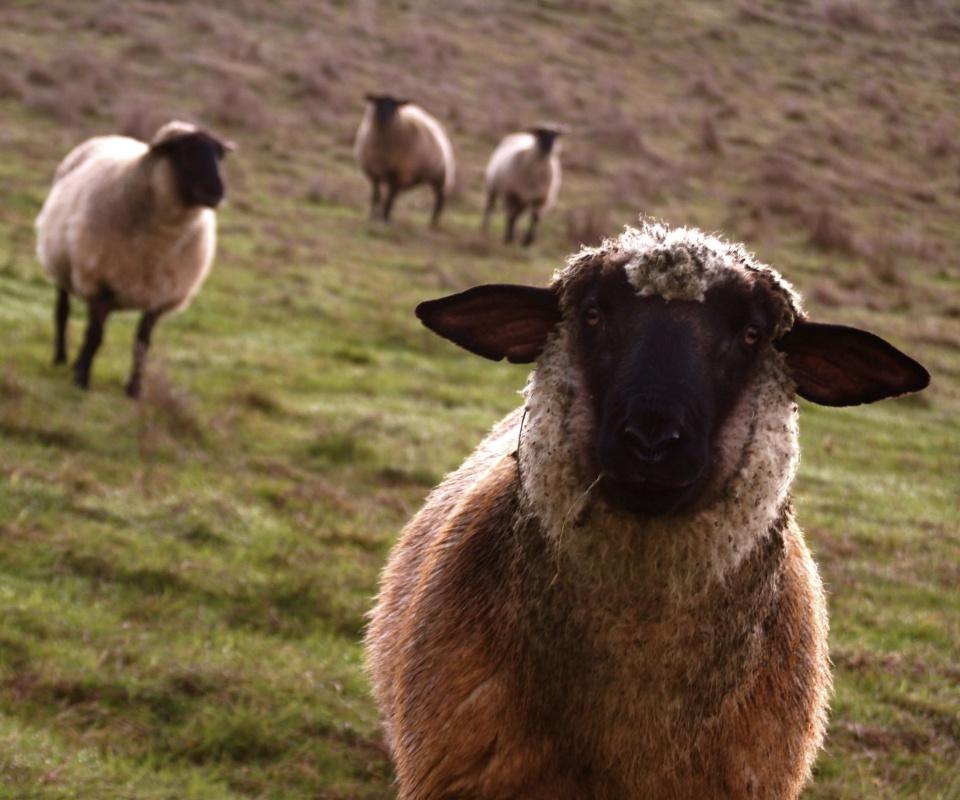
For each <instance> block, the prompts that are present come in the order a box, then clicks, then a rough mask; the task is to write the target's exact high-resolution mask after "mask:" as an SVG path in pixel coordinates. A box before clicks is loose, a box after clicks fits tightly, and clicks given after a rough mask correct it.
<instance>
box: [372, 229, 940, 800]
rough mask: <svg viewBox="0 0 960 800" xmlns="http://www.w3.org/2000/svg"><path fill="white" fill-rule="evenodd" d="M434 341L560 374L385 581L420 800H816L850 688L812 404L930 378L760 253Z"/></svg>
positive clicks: (386, 671)
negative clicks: (801, 516)
mask: <svg viewBox="0 0 960 800" xmlns="http://www.w3.org/2000/svg"><path fill="white" fill-rule="evenodd" d="M417 314H418V316H419V317H420V319H421V320H422V321H423V322H424V323H425V324H426V325H427V327H429V328H430V329H432V330H434V331H435V332H437V333H439V334H440V335H442V336H445V337H447V338H449V339H451V340H452V341H454V342H456V343H457V344H459V345H460V346H462V347H465V348H466V349H467V350H470V351H471V352H474V353H477V354H479V355H482V356H485V357H487V358H490V359H493V360H499V359H502V358H507V359H509V360H510V361H512V362H515V363H528V362H532V361H534V360H536V362H537V365H536V368H535V369H534V371H533V372H532V374H531V376H530V379H529V381H528V383H527V387H526V390H525V397H526V403H525V406H524V407H523V408H522V409H517V410H516V411H515V412H513V413H511V414H510V415H508V416H507V417H506V418H505V419H504V420H503V421H501V422H500V423H499V424H498V425H497V426H496V427H495V428H494V429H493V431H492V432H491V433H490V435H489V436H488V437H487V438H486V439H485V440H484V441H483V442H482V443H481V444H480V446H479V447H478V448H477V450H476V451H475V452H474V454H473V455H472V456H470V458H469V459H467V461H466V462H465V463H464V465H463V466H462V467H461V468H460V469H459V470H458V471H457V472H455V473H454V474H453V475H451V476H449V477H448V478H447V479H446V480H445V481H444V482H443V483H442V484H441V485H440V486H439V487H438V488H437V489H435V490H434V492H433V493H432V494H431V495H430V497H429V498H428V499H427V501H426V504H425V506H424V507H423V509H422V510H421V511H420V512H419V513H418V514H417V515H416V516H415V517H414V518H413V520H412V521H411V522H410V523H409V525H408V526H407V528H406V530H405V531H404V534H403V536H402V538H401V540H400V542H399V543H398V544H397V546H396V547H395V549H394V551H393V553H392V554H391V556H390V559H389V562H388V564H387V566H386V568H385V570H384V573H383V576H382V584H381V590H380V594H379V597H378V601H377V604H376V607H375V608H374V609H373V611H372V612H371V621H370V625H369V629H368V632H367V636H366V645H367V650H368V669H369V671H370V673H371V675H372V678H373V681H374V687H375V691H376V694H377V697H378V700H379V703H380V706H381V709H382V711H383V714H384V717H385V727H386V732H387V738H388V742H389V745H390V747H391V750H392V753H393V756H394V759H395V762H396V769H397V780H398V785H399V794H398V797H399V798H400V800H426V799H427V798H430V799H431V800H433V799H434V798H441V797H443V798H453V797H470V798H472V799H473V800H498V799H499V798H505V797H510V798H516V800H519V799H520V798H523V799H524V800H533V799H537V800H546V799H547V798H561V797H562V798H570V799H571V800H588V799H589V798H628V797H629V798H659V797H663V798H667V797H669V798H674V800H680V799H681V798H689V799H690V800H693V799H694V798H695V799H696V800H702V798H713V799H716V798H764V800H780V799H782V798H795V797H796V796H797V795H798V794H799V793H800V791H801V788H802V786H803V784H804V782H805V781H806V780H807V778H808V776H809V774H810V768H811V765H812V763H813V761H814V758H815V756H816V753H817V751H818V749H819V748H820V745H821V742H822V739H823V736H824V731H825V727H826V718H827V703H828V696H829V693H830V686H831V675H830V664H829V657H828V650H827V624H828V623H827V611H826V604H825V600H824V595H823V589H822V587H821V583H820V579H819V577H818V575H817V569H816V566H815V564H814V562H813V560H812V558H811V556H810V553H809V551H808V550H807V547H806V545H805V543H804V538H803V535H802V533H801V531H800V529H799V527H798V526H797V524H796V522H795V520H794V514H793V509H792V506H791V500H790V484H791V482H792V480H793V477H794V474H795V471H796V468H797V463H798V459H799V442H798V426H797V414H798V412H797V406H796V400H795V393H796V394H799V395H800V396H801V397H804V398H807V399H808V400H811V401H813V402H816V403H820V404H823V405H828V406H845V405H852V404H859V403H869V402H873V401H876V400H879V399H882V398H884V397H890V396H895V395H900V394H904V393H906V392H912V391H917V390H919V389H922V388H923V387H924V386H926V384H927V382H928V380H929V375H928V374H927V372H926V370H925V369H924V368H923V367H922V366H920V365H919V364H918V363H916V362H915V361H913V360H912V359H910V358H908V357H907V356H906V355H904V354H903V353H901V352H900V351H898V350H896V349H895V348H894V347H892V346H891V345H889V344H888V343H887V342H885V341H884V340H882V339H880V338H878V337H876V336H874V335H873V334H870V333H867V332H866V331H861V330H857V329H855V328H847V327H842V326H836V325H822V324H817V323H814V322H811V321H809V320H808V319H807V318H806V317H805V316H804V314H803V312H802V310H801V306H800V301H799V297H798V296H797V295H796V294H795V292H794V291H793V289H792V288H791V287H790V285H789V284H788V283H787V282H786V281H784V280H783V279H782V278H781V277H780V276H779V275H778V274H777V273H776V272H775V271H774V270H772V269H771V268H769V267H767V266H765V265H762V264H760V263H757V262H756V261H754V260H753V258H752V257H751V256H750V255H749V254H748V253H747V252H746V251H745V250H744V249H742V248H741V247H740V246H738V245H731V244H728V243H726V242H723V241H721V240H719V239H717V238H714V237H710V236H705V235H703V234H701V233H700V232H698V231H695V230H687V229H670V228H667V227H665V226H660V225H645V226H644V227H643V229H642V230H634V229H627V230H626V232H625V233H624V234H623V235H621V236H620V237H619V239H617V240H613V241H606V242H604V243H603V244H602V245H601V246H600V247H598V248H586V249H584V250H582V251H581V252H580V253H579V254H577V255H575V256H573V257H572V258H571V259H570V260H569V263H568V266H567V267H566V269H564V270H562V271H560V272H558V273H557V274H556V275H555V276H554V280H553V283H552V285H551V286H550V287H548V288H533V287H528V286H509V285H494V286H480V287H475V288H473V289H470V290H468V291H466V292H463V293H460V294H457V295H453V296H451V297H446V298H442V299H440V300H434V301H429V302H426V303H422V304H421V305H420V306H419V307H418V309H417Z"/></svg>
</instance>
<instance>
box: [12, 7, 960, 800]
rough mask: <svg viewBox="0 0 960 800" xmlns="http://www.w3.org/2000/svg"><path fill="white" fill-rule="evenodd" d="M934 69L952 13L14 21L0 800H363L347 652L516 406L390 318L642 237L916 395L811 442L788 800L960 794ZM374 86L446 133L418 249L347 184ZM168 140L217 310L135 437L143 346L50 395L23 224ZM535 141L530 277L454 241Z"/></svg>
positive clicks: (609, 11)
mask: <svg viewBox="0 0 960 800" xmlns="http://www.w3.org/2000/svg"><path fill="white" fill-rule="evenodd" d="M958 47H960V12H957V11H955V10H954V9H953V5H952V4H950V3H946V2H942V1H941V0H877V1H876V2H873V1H871V0H803V1H802V2H795V3H783V2H779V0H737V1H736V2H734V0H723V1H722V2H715V1H714V0H682V1H681V2H675V3H669V4H664V3H655V2H628V1H627V0H539V1H538V2H525V3H511V2H506V0H491V1H490V2H487V1H486V0H485V1H484V2H480V0H456V2H449V3H443V2H439V0H425V2H422V3H411V2H404V1H399V0H398V1H397V2H373V0H358V1H357V2H345V1H344V0H330V1H329V2H319V1H318V0H275V2H269V3H263V2H253V0H238V2H234V3H229V4H225V3H210V2H185V1H184V2H176V1H171V2H159V0H157V1H155V2H149V1H148V0H126V1H124V2H121V1H120V0H102V2H75V1H74V0H45V1H44V2H40V0H15V1H14V2H8V3H5V4H3V5H2V6H0V153H2V158H0V198H2V202H0V620H2V622H0V796H10V797H23V798H28V797H29V798H38V799H39V800H51V799H52V798H68V797H92V796H96V797H99V798H107V799H109V798H138V800H139V799H140V798H173V797H177V798H192V797H196V798H200V797H203V798H248V797H249V798H254V797H257V798H260V797H270V798H308V797H309V798H321V797H322V798H341V800H346V799H347V798H375V797H376V798H379V797H389V796H391V792H392V789H391V774H390V766H389V762H388V759H387V757H386V754H385V752H384V748H383V745H382V740H381V737H380V734H379V731H378V726H377V719H376V709H375V708H374V706H373V703H372V701H371V699H370V697H369V694H368V688H367V683H366V679H365V677H364V675H363V672H362V668H361V660H362V653H361V649H360V647H359V637H360V634H361V631H362V627H363V624H364V617H363V615H364V613H365V611H366V610H367V608H368V607H369V605H370V601H371V597H372V595H373V593H374V592H375V590H376V579H377V573H378V570H379V568H380V566H381V565H382V563H383V560H384V558H385V556H386V553H387V551H388V549H389V547H390V544H391V543H392V542H393V540H394V539H395V537H396V535H397V532H398V531H399V529H400V527H401V526H402V525H403V522H404V520H405V519H406V518H408V517H409V515H410V514H411V513H413V511H414V510H415V509H416V508H417V507H418V505H419V504H420V502H421V501H422V499H423V497H424V496H425V494H426V493H427V492H428V491H429V489H430V487H431V486H432V485H434V484H435V483H436V482H437V481H438V480H440V479H441V478H442V476H443V475H444V474H445V473H446V472H447V471H449V470H451V469H453V468H454V467H455V466H456V465H457V464H459V463H460V461H461V460H462V459H463V458H464V456H465V455H466V454H467V453H468V452H470V450H471V448H472V447H473V446H474V444H475V443H476V442H477V441H478V440H479V438H480V437H481V436H482V434H483V432H484V431H486V430H487V429H488V428H489V426H490V425H491V424H493V422H494V421H495V420H496V419H497V418H499V416H501V415H502V414H504V413H506V412H507V411H508V410H509V409H511V408H512V407H514V406H515V405H516V404H517V402H518V398H517V396H516V392H517V390H519V389H520V388H521V387H522V385H523V381H524V377H525V372H526V371H525V370H524V369H522V368H519V367H514V366H509V365H503V364H491V363H483V362H481V360H479V359H473V358H471V357H468V356H466V355H464V354H463V353H461V352H458V351H456V350H455V349H454V348H453V347H452V346H448V345H447V344H446V343H444V342H441V341H439V340H437V339H436V338H435V337H431V336H430V335H429V334H428V333H427V332H426V331H424V330H423V329H421V328H420V326H419V324H418V323H417V321H416V319H415V318H414V317H413V314H412V308H413V307H414V305H415V304H416V303H417V302H419V301H420V300H422V299H425V298H428V297H433V296H437V295H439V294H443V293H446V292H450V291H455V290H458V289H462V288H466V287H467V286H470V285H472V284H474V283H478V282H484V281H518V282H531V283H542V282H545V281H546V280H547V279H548V278H549V276H550V275H551V273H552V271H553V270H554V269H556V268H557V267H558V266H560V265H562V263H563V259H564V258H565V257H566V255H567V254H568V253H570V252H571V251H572V250H574V249H575V248H577V247H578V246H579V245H580V244H581V243H591V242H594V241H596V240H597V239H598V238H599V237H600V236H603V235H613V234H616V233H617V232H618V231H619V230H620V229H621V228H622V226H623V225H625V224H630V223H633V222H635V221H636V219H637V217H638V216H639V215H641V214H644V215H650V216H654V217H657V218H661V219H664V220H666V221H668V222H671V223H674V224H684V225H697V226H700V227H703V228H705V229H709V230H717V231H722V232H723V233H724V234H725V235H726V236H727V237H729V238H732V239H739V240H742V241H744V242H746V243H747V246H748V247H749V248H750V249H751V250H754V251H756V253H757V254H758V256H759V257H760V258H761V259H763V260H765V261H768V262H769V263H771V264H773V265H775V266H776V267H777V268H779V269H780V270H781V271H783V272H784V274H785V275H787V276H788V277H789V278H790V279H791V280H792V281H794V282H795V283H796V285H797V286H798V288H799V289H800V290H801V291H802V292H803V293H804V295H805V298H806V305H807V308H808V310H809V311H810V312H811V315H812V316H814V317H817V318H819V319H823V320H827V321H833V322H842V323H847V324H853V325H860V326H863V327H867V328H870V329H871V330H874V331H875V332H877V333H879V334H881V335H883V336H884V337H886V338H889V339H890V340H891V341H893V342H895V343H896V344H897V345H898V346H900V347H902V348H903V349H904V350H906V351H907V352H909V353H911V354H912V355H914V356H916V357H917V358H919V359H920V360H921V361H923V362H924V363H925V364H926V366H927V367H928V368H929V369H930V371H931V372H932V373H933V376H934V379H933V384H932V385H931V387H930V389H929V390H928V391H926V392H925V393H924V394H923V395H921V396H919V397H916V398H909V399H906V400H901V401H896V402H890V403H885V404H881V405H878V406H876V407H869V408H862V409H861V408H857V409H846V410H825V409H818V408H814V407H810V406H804V409H803V421H802V425H803V428H804V432H803V437H804V460H803V464H802V467H801V474H800V478H799V481H798V484H797V491H796V506H797V508H798V513H799V516H800V520H801V522H802V523H803V525H804V527H805V529H806V531H807V533H808V536H809V538H810V541H811V546H812V547H813V549H814V550H815V552H816V555H817V558H818V561H819V563H820V565H821V567H822V570H823V573H824V579H825V582H826V584H827V586H828V588H829V591H830V595H831V596H830V602H831V612H832V625H833V628H832V634H831V637H832V638H831V651H832V657H833V660H834V662H835V665H836V672H837V693H836V698H835V702H834V712H833V718H832V724H831V729H830V736H829V741H828V745H827V748H826V751H825V753H824V754H823V756H822V758H821V759H820V761H819V763H818V767H817V772H816V776H815V781H814V782H813V784H812V785H811V787H810V788H809V790H808V792H807V794H806V795H805V796H806V797H809V798H864V800H866V798H871V799H873V798H904V799H905V798H915V797H924V798H954V797H958V796H960V768H958V767H957V764H960V644H958V643H960V588H958V587H960V566H958V565H960V533H958V526H957V520H958V518H960V488H958V482H957V475H958V473H960V422H958V420H960V262H958V260H957V257H956V253H957V252H960V226H958V224H957V220H958V219H960V59H958V58H957V52H958ZM381 90H382V91H390V92H393V93H395V94H398V95H406V96H409V97H411V98H413V99H415V100H416V101H417V102H419V103H421V104H422V105H423V106H424V107H425V108H427V109H428V110H430V111H431V112H432V113H434V114H435V115H436V116H437V117H438V118H439V119H440V120H441V121H443V122H444V123H445V124H446V126H447V127H448V130H449V132H450V134H451V138H452V140H453V145H454V148H455V151H456V155H457V158H458V163H459V179H458V186H457V190H456V193H455V197H454V198H453V200H452V202H451V203H450V204H449V206H448V208H447V210H446V211H445V213H444V218H443V221H442V224H441V226H440V229H439V230H437V231H432V230H429V229H428V227H427V224H426V223H427V217H428V214H429V208H430V193H429V192H428V191H427V190H418V191H414V192H412V193H410V194H407V195H403V196H401V197H400V199H399V200H398V201H397V205H396V207H395V209H394V222H393V223H392V224H391V225H390V226H386V225H383V224H381V223H372V222H370V221H369V220H368V219H367V216H366V208H367V201H368V187H367V185H366V182H365V180H364V179H363V177H362V176H361V175H360V174H359V173H358V172H357V170H356V168H355V166H354V164H353V158H352V153H351V146H352V139H353V134H354V131H355V129H356V125H357V123H358V122H359V119H360V114H361V111H362V97H363V94H364V92H367V91H381ZM172 117H183V118H187V119H191V120H196V121H200V122H203V123H206V124H209V125H211V126H213V127H215V128H216V129H217V130H219V131H220V132H221V133H223V134H224V135H226V136H228V137H229V138H231V139H233V140H235V141H236V142H238V144H239V150H238V151H237V152H236V153H234V154H232V155H231V156H230V158H229V159H228V160H227V162H226V172H227V179H228V184H229V195H230V199H229V202H228V204H227V205H226V206H225V207H224V208H223V209H222V210H221V211H220V212H219V219H220V249H219V254H218V258H217V261H216V264H215V266H214V270H213V274H212V275H211V277H210V279H209V281H208V283H207V285H206V286H205V287H204V288H203V290H202V291H201V293H200V294H199V296H198V297H197V298H196V300H195V302H194V304H193V305H192V307H191V308H190V309H189V310H187V311H186V312H185V313H183V314H182V315H179V316H177V317H175V318H172V319H170V320H167V321H165V322H163V323H161V325H160V326H159V327H158V330H157V333H156V336H155V340H154V346H153V349H152V351H151V358H152V361H151V364H150V366H149V367H148V384H147V387H146V391H145V397H144V399H143V400H142V401H141V402H139V403H131V402H129V401H128V400H127V399H126V398H125V397H124V396H123V392H122V382H123V379H124V377H125V374H126V371H127V369H128V365H129V354H130V344H131V341H132V337H133V329H134V324H135V318H134V317H133V315H119V314H118V315H116V316H115V319H111V322H110V325H109V328H108V331H107V335H106V341H105V344H104V346H103V349H102V351H101V353H100V355H99V357H98V359H97V362H96V364H95V366H94V371H93V380H92V388H91V391H90V392H89V393H88V394H82V393H80V392H78V391H77V390H75V389H74V388H73V387H72V386H71V385H70V383H69V376H68V373H67V372H66V371H64V370H62V369H60V368H54V367H53V366H52V365H51V363H50V362H51V360H52V348H53V343H52V313H53V297H54V293H53V289H52V287H50V285H49V284H48V283H47V282H46V280H45V279H44V278H43V276H42V271H41V270H40V268H39V265H38V264H37V262H36V258H35V256H34V254H33V249H34V237H33V230H32V226H33V220H34V218H35V216H36V213H37V211H38V210H39V207H40V204H41V203H42V200H43V198H44V196H45V193H46V191H47V189H48V187H49V181H50V178H51V177H52V174H53V170H54V169H55V167H56V164H57V163H58V161H59V160H60V159H61V158H62V156H63V155H64V154H65V153H66V152H67V151H68V150H69V149H70V148H71V147H72V146H73V145H75V144H76V143H78V142H79V141H81V140H83V139H84V138H86V137H88V136H91V135H95V134H100V133H107V132H123V133H128V134H131V135H135V136H140V137H147V136H149V135H150V133H151V132H152V131H153V130H154V129H155V128H156V127H157V126H158V125H159V124H160V123H161V122H163V121H165V120H167V119H169V118H172ZM539 120H553V121H557V122H561V123H563V124H565V125H567V126H569V128H570V133H569V135H568V136H567V137H566V138H565V146H564V147H565V149H564V185H563V188H562V190H561V194H560V200H559V203H558V207H557V208H556V210H555V211H554V212H552V213H551V214H550V215H548V216H547V217H546V218H545V219H544V221H543V224H542V227H541V236H540V239H539V240H538V242H537V244H536V245H535V246H534V247H533V248H531V249H529V250H522V249H520V248H511V247H507V246H504V245H502V244H500V241H499V235H500V231H501V230H502V228H501V227H500V226H501V225H502V219H497V220H496V222H495V224H494V233H495V235H494V234H491V236H490V237H489V238H485V237H483V236H481V235H480V233H479V231H478V228H479V222H480V211H481V205H482V174H483V168H484V166H485V163H486V159H487V157H488V156H489V153H490V152H491V150H492V148H493V147H494V146H495V144H496V143H497V141H499V139H500V137H501V136H502V135H503V134H504V133H506V132H508V131H510V130H512V129H515V128H517V127H520V126H524V125H527V124H530V123H533V122H536V121H539ZM82 325H83V315H82V314H76V315H75V318H74V320H73V322H72V323H71V336H72V343H73V345H72V346H73V347H75V346H76V345H77V344H78V343H79V337H80V336H81V333H82ZM4 792H6V793H7V794H6V795H4Z"/></svg>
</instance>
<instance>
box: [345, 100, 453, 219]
mask: <svg viewBox="0 0 960 800" xmlns="http://www.w3.org/2000/svg"><path fill="white" fill-rule="evenodd" d="M366 99H367V108H366V110H365V112H364V115H363V119H362V120H361V121H360V128H359V129H358V130H357V138H356V142H355V143H354V148H353V153H354V157H355V158H356V161H357V166H359V167H360V169H361V170H363V172H364V174H365V175H366V176H367V178H369V179H370V183H371V184H372V186H373V194H372V197H371V200H370V215H371V216H372V217H374V218H376V217H378V216H379V217H380V218H381V219H384V220H388V219H390V210H391V209H392V208H393V201H394V200H395V199H396V196H397V194H399V193H400V192H402V191H406V190H407V189H412V188H413V187H414V186H419V185H420V184H422V183H427V184H429V185H430V186H431V187H432V188H433V196H434V203H433V215H432V216H431V218H430V224H431V225H433V226H434V227H436V225H437V223H438V222H439V220H440V212H441V211H443V203H444V199H445V197H446V196H447V195H448V194H449V193H450V191H451V190H452V189H453V183H454V180H455V178H456V164H455V163H454V159H453V148H452V147H451V146H450V140H449V139H448V138H447V134H446V132H445V131H444V130H443V127H442V126H441V125H440V123H439V122H437V120H436V119H434V118H433V117H432V116H430V115H429V114H428V113H427V112H426V111H424V110H423V109H422V108H420V106H416V105H414V104H413V103H411V102H410V101H409V100H397V99H395V98H393V97H390V96H389V95H375V94H368V95H367V96H366ZM381 183H383V184H386V187H387V196H386V198H385V199H384V200H383V203H382V205H381V202H380V184H381Z"/></svg>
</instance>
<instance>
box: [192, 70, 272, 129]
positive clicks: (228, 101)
mask: <svg viewBox="0 0 960 800" xmlns="http://www.w3.org/2000/svg"><path fill="white" fill-rule="evenodd" d="M204 117H205V118H208V119H212V120H214V121H215V122H217V123H218V124H220V125H223V126H226V127H231V128H243V129H245V130H248V131H252V132H255V133H259V132H262V131H264V130H265V129H266V128H267V127H268V124H269V119H270V118H269V114H268V113H267V110H266V107H265V106H264V103H263V101H262V100H261V99H260V96H259V95H258V94H257V92H256V91H254V90H253V89H252V88H251V87H250V86H248V85H247V84H246V83H244V82H242V81H240V80H239V79H233V80H229V81H227V82H226V84H225V85H223V86H218V87H217V88H216V89H214V90H213V91H212V92H211V94H210V95H209V96H208V98H207V102H206V105H205V108H204Z"/></svg>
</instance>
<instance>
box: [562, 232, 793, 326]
mask: <svg viewBox="0 0 960 800" xmlns="http://www.w3.org/2000/svg"><path fill="white" fill-rule="evenodd" d="M604 265H611V266H619V267H621V268H622V269H623V270H624V272H625V273H626V275H627V278H628V279H629V281H630V283H631V284H632V285H633V286H634V288H635V289H636V291H637V293H638V294H639V295H641V296H652V295H657V296H660V297H662V298H663V299H664V300H692V301H696V302H703V299H704V297H705V296H706V293H707V291H708V290H709V289H710V288H711V287H712V286H715V285H717V284H719V283H722V282H725V281H729V280H731V279H732V278H734V276H736V275H737V274H739V275H741V276H743V277H745V278H747V279H748V280H751V281H755V280H757V279H761V280H763V282H764V283H766V284H767V285H768V286H769V287H770V289H771V290H772V291H773V292H774V293H776V294H777V295H779V296H780V297H781V298H782V300H783V315H782V317H781V319H780V320H778V324H777V326H776V327H777V330H776V334H775V337H776V336H780V335H782V334H784V333H786V332H787V331H788V330H790V328H791V327H793V323H794V321H795V320H796V319H797V318H798V317H802V316H803V315H804V314H803V308H802V306H801V302H800V295H799V294H798V293H797V292H796V291H795V290H794V288H793V287H792V286H791V285H790V283H789V282H788V281H786V280H785V279H784V278H783V276H781V275H780V273H779V272H777V271H776V270H775V269H773V268H772V267H769V266H767V265H766V264H763V263H761V262H759V261H756V260H755V259H754V258H753V256H752V255H751V254H750V253H748V252H747V251H746V250H745V249H744V248H743V246H742V245H740V244H735V243H730V242H725V241H723V240H722V239H720V238H718V237H716V236H710V235H708V234H705V233H703V232H701V231H699V230H697V229H695V228H671V227H669V226H667V225H664V224H662V223H654V222H643V223H642V224H641V227H640V228H631V227H627V228H625V229H624V231H623V233H622V234H620V236H619V237H618V238H616V239H605V240H604V241H603V242H602V243H601V244H600V246H599V247H585V248H583V249H582V250H581V251H580V252H579V253H575V254H574V255H572V256H570V258H569V259H568V260H567V266H566V267H565V268H564V269H562V270H558V271H557V272H556V273H555V274H554V276H553V279H554V285H555V286H557V287H558V288H559V289H560V291H561V296H562V295H563V289H564V287H565V286H570V285H574V284H577V283H579V282H580V281H581V280H582V279H583V278H586V277H587V276H588V275H589V273H590V272H592V271H596V270H598V269H600V268H602V267H603V266H604Z"/></svg>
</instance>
